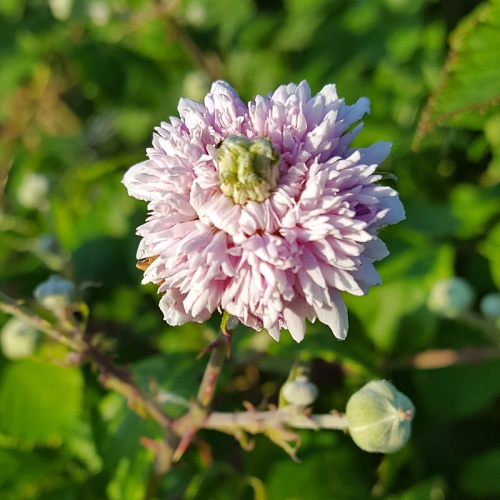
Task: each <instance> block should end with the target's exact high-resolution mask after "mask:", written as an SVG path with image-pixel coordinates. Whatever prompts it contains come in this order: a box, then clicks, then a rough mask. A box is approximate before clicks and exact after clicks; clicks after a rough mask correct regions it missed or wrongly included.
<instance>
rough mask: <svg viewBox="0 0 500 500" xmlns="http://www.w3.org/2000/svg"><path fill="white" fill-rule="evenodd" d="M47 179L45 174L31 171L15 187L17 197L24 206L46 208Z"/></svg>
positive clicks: (38, 208) (42, 209)
mask: <svg viewBox="0 0 500 500" xmlns="http://www.w3.org/2000/svg"><path fill="white" fill-rule="evenodd" d="M48 192H49V181H48V179H47V177H46V176H45V175H42V174H36V173H31V174H29V175H27V176H26V177H24V179H23V181H22V182H21V184H20V185H19V187H18V188H17V199H18V200H19V203H20V204H21V205H22V206H23V207H26V208H30V209H37V210H41V211H45V210H47V208H48V202H47V195H48Z"/></svg>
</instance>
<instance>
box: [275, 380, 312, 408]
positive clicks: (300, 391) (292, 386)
mask: <svg viewBox="0 0 500 500" xmlns="http://www.w3.org/2000/svg"><path fill="white" fill-rule="evenodd" d="M282 394H283V397H284V398H285V400H286V402H287V403H289V404H291V405H296V406H309V405H311V404H313V403H314V401H316V398H317V397H318V388H317V387H316V386H315V385H314V384H313V383H312V382H311V381H310V380H309V379H308V378H307V377H306V376H304V375H299V376H298V377H297V378H296V379H295V380H291V381H289V382H287V383H286V384H285V385H284V386H283V392H282Z"/></svg>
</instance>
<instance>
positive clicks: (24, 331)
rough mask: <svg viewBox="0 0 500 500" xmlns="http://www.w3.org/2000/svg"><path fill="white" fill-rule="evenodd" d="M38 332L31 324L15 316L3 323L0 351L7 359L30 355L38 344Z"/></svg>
mask: <svg viewBox="0 0 500 500" xmlns="http://www.w3.org/2000/svg"><path fill="white" fill-rule="evenodd" d="M39 340H40V333H39V332H38V331H37V330H35V328H33V327H32V326H31V325H28V324H27V323H25V322H24V321H21V320H20V319H17V318H12V319H10V320H9V321H7V323H5V325H4V327H3V328H2V331H1V334H0V345H1V346H2V352H3V354H4V356H5V357H6V358H8V359H22V358H27V357H28V356H31V355H32V354H33V352H34V351H35V349H36V348H37V346H38V342H39Z"/></svg>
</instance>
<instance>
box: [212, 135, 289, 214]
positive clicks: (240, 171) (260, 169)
mask: <svg viewBox="0 0 500 500" xmlns="http://www.w3.org/2000/svg"><path fill="white" fill-rule="evenodd" d="M279 160H280V156H279V154H277V153H276V151H275V150H274V148H273V145H272V143H271V141H270V140H269V139H254V140H251V139H247V138H245V137H240V136H237V135H230V136H229V137H227V138H226V139H224V140H223V141H222V143H221V144H220V145H219V148H218V155H217V161H218V167H219V178H220V183H221V190H222V192H223V193H224V194H225V195H226V196H228V197H229V198H232V199H233V201H234V203H236V204H237V205H244V204H245V203H247V201H250V200H252V201H256V202H258V203H260V202H262V201H264V200H265V199H267V198H268V197H269V195H270V194H271V191H272V190H273V189H274V188H275V187H276V184H277V182H278V175H279V171H278V163H279Z"/></svg>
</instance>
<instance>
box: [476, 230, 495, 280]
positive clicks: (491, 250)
mask: <svg viewBox="0 0 500 500" xmlns="http://www.w3.org/2000/svg"><path fill="white" fill-rule="evenodd" d="M480 251H481V253H482V254H483V255H484V256H485V257H486V258H487V259H488V260H489V263H490V270H491V276H492V278H493V281H494V282H495V284H496V286H497V287H498V288H499V289H500V259H499V258H498V256H499V255H500V224H497V225H496V226H495V227H494V228H493V229H492V230H491V231H490V232H489V233H488V236H487V237H486V239H485V240H484V241H483V242H482V243H481V245H480Z"/></svg>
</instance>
